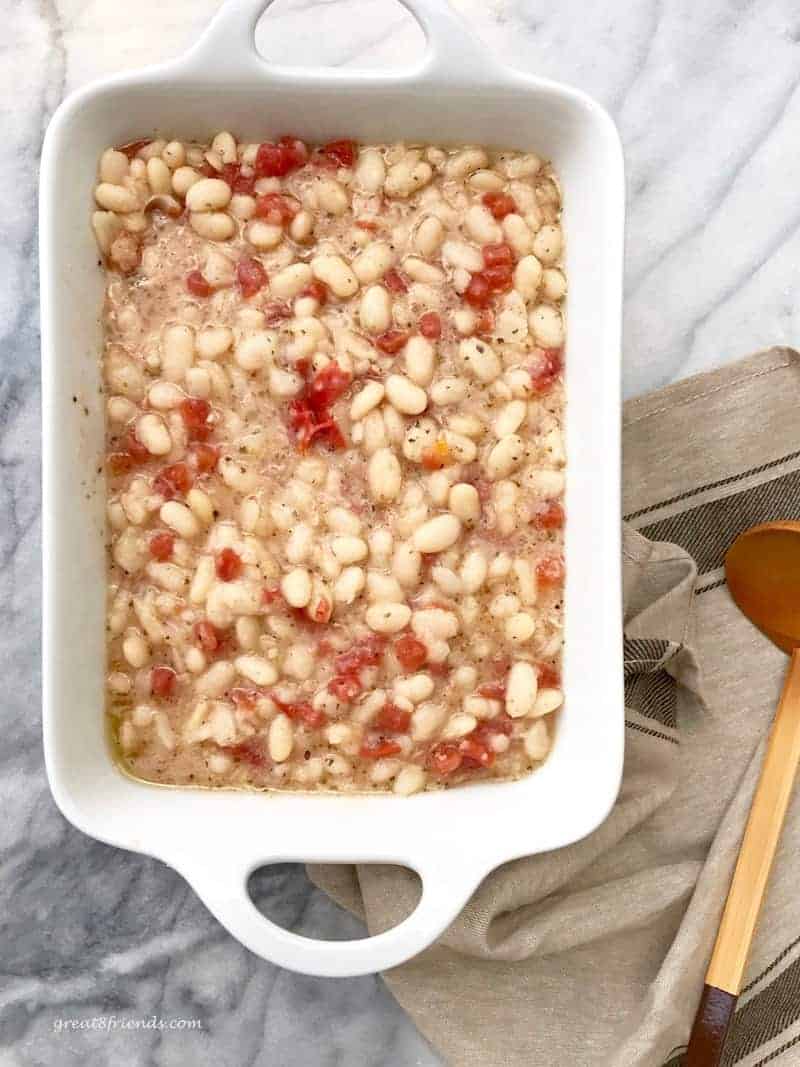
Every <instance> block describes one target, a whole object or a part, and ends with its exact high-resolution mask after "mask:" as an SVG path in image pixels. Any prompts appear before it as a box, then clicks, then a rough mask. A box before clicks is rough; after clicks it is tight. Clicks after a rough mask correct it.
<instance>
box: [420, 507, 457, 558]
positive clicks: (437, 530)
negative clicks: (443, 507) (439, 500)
mask: <svg viewBox="0 0 800 1067" xmlns="http://www.w3.org/2000/svg"><path fill="white" fill-rule="evenodd" d="M460 536H461V522H460V520H459V519H458V518H457V517H456V516H455V515H451V514H450V513H448V512H445V513H444V514H443V515H437V516H436V517H435V518H433V519H428V521H427V522H425V523H423V524H422V526H420V527H419V528H418V529H417V530H415V532H414V536H413V544H414V548H415V549H416V550H417V551H418V552H443V551H444V550H445V549H446V548H450V546H451V545H454V544H455V543H456V541H457V540H458V539H459V537H460Z"/></svg>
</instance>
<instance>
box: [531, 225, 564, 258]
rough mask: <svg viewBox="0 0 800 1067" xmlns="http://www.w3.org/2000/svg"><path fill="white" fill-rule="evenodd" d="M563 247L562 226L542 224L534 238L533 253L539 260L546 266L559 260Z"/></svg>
mask: <svg viewBox="0 0 800 1067" xmlns="http://www.w3.org/2000/svg"><path fill="white" fill-rule="evenodd" d="M561 248H562V235H561V227H560V226H556V225H548V226H542V228H541V230H539V232H538V233H537V234H536V237H535V238H534V240H533V253H534V255H535V256H536V258H537V259H538V260H539V262H540V263H543V264H544V265H545V266H546V267H549V266H550V265H551V264H553V263H556V262H557V261H558V259H559V258H560V256H561Z"/></svg>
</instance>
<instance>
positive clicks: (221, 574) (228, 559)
mask: <svg viewBox="0 0 800 1067" xmlns="http://www.w3.org/2000/svg"><path fill="white" fill-rule="evenodd" d="M216 568H217V577H218V578H219V579H220V581H223V582H232V581H233V579H234V578H238V577H239V575H240V574H241V573H242V557H241V556H240V555H239V553H238V552H235V551H234V550H233V549H232V548H223V549H222V551H221V552H218V553H217V562H216Z"/></svg>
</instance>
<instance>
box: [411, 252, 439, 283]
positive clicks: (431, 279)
mask: <svg viewBox="0 0 800 1067" xmlns="http://www.w3.org/2000/svg"><path fill="white" fill-rule="evenodd" d="M403 270H404V271H405V273H406V274H407V275H408V277H409V278H412V279H413V280H414V281H415V282H422V283H423V284H424V285H441V284H442V283H443V282H444V271H443V270H441V268H439V267H435V266H434V265H433V264H432V263H426V262H425V260H424V259H420V257H419V256H406V258H405V259H404V260H403Z"/></svg>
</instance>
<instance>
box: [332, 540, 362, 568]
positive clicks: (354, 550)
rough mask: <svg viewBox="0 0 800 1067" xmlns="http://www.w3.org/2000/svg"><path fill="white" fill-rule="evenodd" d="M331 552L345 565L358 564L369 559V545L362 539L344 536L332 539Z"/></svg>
mask: <svg viewBox="0 0 800 1067" xmlns="http://www.w3.org/2000/svg"><path fill="white" fill-rule="evenodd" d="M331 551H332V552H333V554H334V556H335V557H336V559H337V560H338V561H339V562H340V563H341V564H342V565H343V566H347V565H348V564H350V563H358V562H359V560H362V559H366V557H367V552H368V549H367V543H366V541H364V540H362V539H361V538H360V537H353V536H351V535H349V534H342V535H340V536H338V537H333V538H331Z"/></svg>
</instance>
